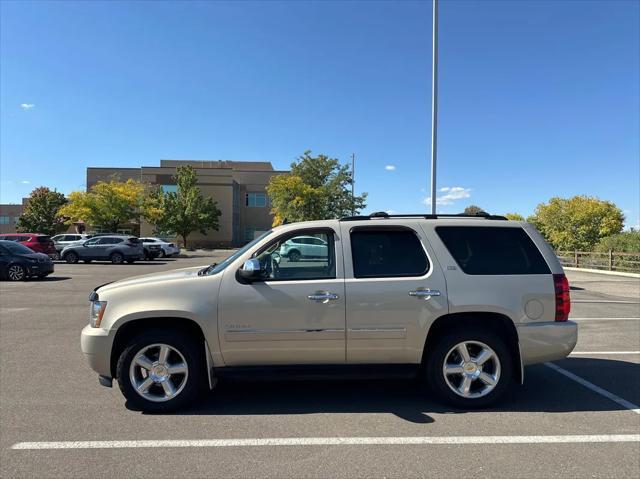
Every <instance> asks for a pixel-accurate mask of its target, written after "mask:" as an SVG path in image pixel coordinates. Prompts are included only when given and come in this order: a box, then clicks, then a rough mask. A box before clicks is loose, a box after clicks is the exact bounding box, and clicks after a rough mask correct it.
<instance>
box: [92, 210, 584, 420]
mask: <svg viewBox="0 0 640 479" xmlns="http://www.w3.org/2000/svg"><path fill="white" fill-rule="evenodd" d="M302 238H317V239H319V240H321V241H322V242H323V244H325V245H326V251H325V253H324V254H322V255H318V256H317V257H316V258H314V259H313V260H312V261H291V260H290V258H287V257H285V256H283V255H282V254H281V252H282V251H283V250H282V248H283V247H285V248H286V247H287V246H286V245H290V244H297V241H296V240H297V239H302ZM90 301H91V304H90V324H89V325H88V326H86V327H85V328H84V330H83V331H82V336H81V345H82V350H83V352H84V354H85V356H86V358H87V360H88V362H89V364H90V366H91V367H92V368H93V369H94V370H95V371H96V372H97V373H98V375H99V378H100V382H101V383H102V384H103V385H107V386H110V385H111V384H112V380H113V378H115V379H117V381H118V385H119V386H120V389H121V391H122V392H123V394H124V395H125V396H126V398H127V399H128V401H129V404H131V405H134V406H136V407H138V408H140V409H143V410H148V411H168V410H171V409H176V408H180V407H182V406H184V405H186V404H187V403H189V402H191V401H193V400H194V399H195V398H196V397H197V396H198V394H199V393H200V392H201V390H202V389H204V388H206V387H207V386H208V387H209V388H213V387H214V386H215V384H216V381H217V379H218V378H220V377H224V376H235V375H243V374H247V373H248V374H258V375H260V376H269V375H276V376H282V375H283V374H285V373H287V372H291V371H293V372H294V373H295V374H296V375H300V374H304V373H309V374H310V375H314V374H318V373H322V374H327V373H328V372H332V373H336V374H341V373H345V374H350V375H352V374H360V373H362V374H367V373H368V374H389V373H397V374H405V375H406V374H411V375H414V376H415V375H417V376H419V377H422V378H423V379H424V380H425V381H426V382H427V383H428V384H429V385H430V387H431V390H432V391H433V392H434V393H435V394H436V395H437V396H438V397H440V398H441V399H443V400H444V401H446V402H447V403H449V404H453V405H455V406H457V407H461V408H474V407H486V406H489V405H491V404H493V403H494V402H495V401H497V400H499V399H500V398H501V397H503V395H504V393H505V391H506V390H507V389H508V387H509V385H510V384H511V383H512V381H517V382H522V381H523V380H524V366H526V365H528V364H534V363H540V362H544V361H553V360H556V359H561V358H564V357H566V356H567V355H568V354H569V353H570V352H571V351H572V350H573V348H574V346H575V344H576V341H577V325H576V323H575V322H572V321H568V315H569V310H570V301H569V284H568V282H567V279H566V277H565V275H564V273H563V270H562V267H561V265H560V263H559V262H558V259H557V257H556V256H555V254H554V252H553V250H552V249H551V247H550V246H549V245H548V244H547V243H546V242H545V240H544V239H543V238H542V236H541V235H540V234H539V233H538V232H537V231H536V230H535V228H534V227H533V226H532V225H530V224H528V223H524V222H522V223H521V222H514V221H507V220H506V218H503V217H496V216H487V217H469V218H467V217H462V216H456V217H453V218H450V217H446V216H442V215H439V216H432V215H408V216H391V215H387V214H376V215H373V216H370V217H369V216H364V217H352V218H344V219H342V220H330V221H315V222H307V223H293V224H288V225H284V226H280V227H277V228H274V229H273V230H272V231H269V232H267V233H265V234H264V235H262V236H261V237H259V238H257V239H256V240H254V241H252V242H251V243H249V244H247V245H246V246H244V247H243V248H242V249H240V250H238V251H237V252H236V253H234V254H233V255H231V256H230V257H229V258H227V259H226V260H224V261H223V262H221V263H220V264H214V265H211V266H208V267H203V268H186V269H180V270H176V271H173V272H163V273H159V274H151V275H146V276H139V277H136V278H131V279H126V280H123V281H118V282H114V283H110V284H107V285H104V286H101V287H98V288H96V289H95V290H94V291H93V293H92V294H91V297H90Z"/></svg>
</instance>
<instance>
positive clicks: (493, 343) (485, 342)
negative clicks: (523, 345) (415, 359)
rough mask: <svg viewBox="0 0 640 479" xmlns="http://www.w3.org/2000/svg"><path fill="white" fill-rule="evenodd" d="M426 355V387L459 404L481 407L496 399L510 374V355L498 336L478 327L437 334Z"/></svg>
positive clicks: (511, 369) (460, 405)
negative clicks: (434, 342) (438, 335)
mask: <svg viewBox="0 0 640 479" xmlns="http://www.w3.org/2000/svg"><path fill="white" fill-rule="evenodd" d="M436 341H437V343H436V344H435V345H434V347H433V349H432V350H431V352H430V353H429V354H428V356H427V361H426V364H425V373H426V375H427V382H428V384H429V386H430V388H431V389H432V390H433V391H434V392H435V393H436V394H437V395H438V396H439V397H440V398H441V399H443V400H444V401H445V402H447V403H449V404H452V405H454V406H456V407H460V408H463V409H464V408H482V407H487V406H489V405H491V404H493V403H495V402H496V401H498V400H499V399H500V398H501V397H502V396H503V395H504V393H505V392H506V391H507V389H508V387H509V385H510V383H511V380H512V376H513V368H512V357H511V354H510V353H509V349H508V348H507V346H506V345H505V343H504V341H503V340H502V338H500V336H499V335H497V334H496V333H493V332H490V331H482V330H467V331H460V332H452V333H449V334H445V335H444V336H441V337H439V338H437V340H436Z"/></svg>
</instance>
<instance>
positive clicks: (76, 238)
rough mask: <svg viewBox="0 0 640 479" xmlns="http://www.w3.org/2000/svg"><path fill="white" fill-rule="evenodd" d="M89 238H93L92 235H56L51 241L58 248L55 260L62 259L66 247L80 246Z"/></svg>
mask: <svg viewBox="0 0 640 479" xmlns="http://www.w3.org/2000/svg"><path fill="white" fill-rule="evenodd" d="M89 238H91V236H90V235H86V234H81V233H63V234H59V235H55V236H54V237H53V238H51V241H53V245H54V246H55V248H56V254H55V256H54V257H53V259H60V253H61V252H62V250H63V249H64V248H65V247H66V246H69V245H75V244H80V243H81V242H82V241H85V240H87V239H89Z"/></svg>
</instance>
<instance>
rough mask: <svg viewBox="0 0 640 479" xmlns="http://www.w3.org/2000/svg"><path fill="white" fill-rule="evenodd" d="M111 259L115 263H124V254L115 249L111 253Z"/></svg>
mask: <svg viewBox="0 0 640 479" xmlns="http://www.w3.org/2000/svg"><path fill="white" fill-rule="evenodd" d="M109 259H110V260H111V262H112V263H113V264H122V263H123V262H124V255H123V254H122V253H118V252H117V251H115V252H113V253H111V254H110V255H109Z"/></svg>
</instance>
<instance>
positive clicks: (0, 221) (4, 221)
mask: <svg viewBox="0 0 640 479" xmlns="http://www.w3.org/2000/svg"><path fill="white" fill-rule="evenodd" d="M9 219H10V218H9V217H8V216H0V225H8V224H9Z"/></svg>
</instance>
